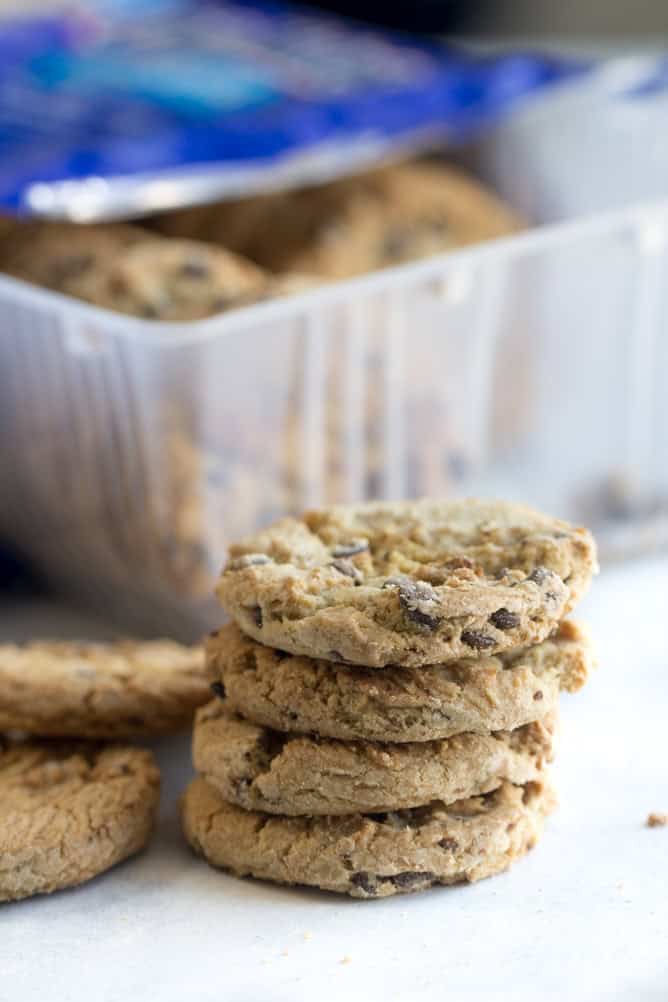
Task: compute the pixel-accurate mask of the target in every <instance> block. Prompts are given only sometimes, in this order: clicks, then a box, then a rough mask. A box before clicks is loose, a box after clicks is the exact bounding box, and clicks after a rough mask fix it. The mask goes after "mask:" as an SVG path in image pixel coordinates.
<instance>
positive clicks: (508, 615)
mask: <svg viewBox="0 0 668 1002" xmlns="http://www.w3.org/2000/svg"><path fill="white" fill-rule="evenodd" d="M489 621H490V623H492V624H493V625H494V626H495V627H496V628H497V630H514V629H515V627H516V626H519V625H520V617H519V616H518V615H517V613H516V612H510V610H509V609H506V608H501V609H497V610H496V612H493V613H492V615H491V616H490V617H489Z"/></svg>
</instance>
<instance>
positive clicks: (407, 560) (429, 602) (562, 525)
mask: <svg viewBox="0 0 668 1002" xmlns="http://www.w3.org/2000/svg"><path fill="white" fill-rule="evenodd" d="M596 569H597V565H596V550H595V545H594V541H593V539H592V537H591V535H590V534H589V533H588V532H587V531H586V530H585V529H580V528H575V527H574V526H572V525H570V524H569V523H567V522H562V521H560V520H559V519H554V518H550V517H548V516H545V515H542V514H540V513H539V512H536V511H533V510H532V509H531V508H527V507H525V506H523V505H515V504H509V503H504V502H494V501H489V502H487V501H477V500H474V499H469V500H466V501H453V502H439V501H431V500H422V501H408V502H396V503H395V502H370V503H367V504H360V505H338V506H332V507H330V508H324V509H322V510H319V511H309V512H306V513H305V514H304V515H303V516H302V517H301V518H300V519H297V518H286V519H282V520H281V521H280V522H277V523H276V524H275V525H273V526H270V527H269V528H268V529H265V530H263V531H261V532H258V533H257V534H255V535H253V536H250V537H248V538H246V539H245V540H242V541H241V542H239V543H237V544H235V545H233V546H232V547H230V560H229V561H228V563H227V566H226V567H225V569H224V571H223V574H222V577H221V579H220V581H219V584H218V596H219V598H220V600H221V602H222V604H223V606H224V607H225V609H226V610H227V612H229V614H230V615H231V616H232V618H233V619H235V620H236V622H237V623H238V625H239V626H240V628H241V629H242V630H243V631H244V633H247V634H248V635H249V636H251V637H253V638H254V639H255V640H258V641H259V642H260V643H262V644H265V645H267V646H270V647H276V648H279V649H280V650H284V651H289V652H291V653H293V654H305V655H307V656H311V657H317V658H322V659H325V660H329V661H339V662H344V663H350V664H355V665H365V666H369V667H384V666H386V665H389V664H393V665H404V666H409V667H417V666H421V665H425V664H439V663H444V662H447V661H451V660H453V659H458V658H465V657H475V656H478V655H491V654H497V653H500V652H503V651H510V650H517V649H520V648H524V647H529V646H531V645H533V644H537V643H540V642H541V641H542V640H544V639H545V638H546V637H547V636H548V635H549V634H550V633H551V632H552V631H553V630H554V629H555V628H556V626H557V624H558V623H559V621H560V620H561V619H562V618H563V616H564V615H565V614H566V613H567V612H569V611H570V610H571V609H572V608H573V606H574V605H575V604H576V602H577V601H578V600H579V599H580V597H581V596H582V594H583V593H584V592H585V591H586V589H587V587H588V586H589V583H590V580H591V577H592V574H593V573H595V571H596Z"/></svg>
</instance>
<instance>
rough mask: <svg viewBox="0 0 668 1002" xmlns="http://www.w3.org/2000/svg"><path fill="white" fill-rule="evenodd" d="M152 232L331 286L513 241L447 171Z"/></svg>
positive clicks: (388, 178)
mask: <svg viewBox="0 0 668 1002" xmlns="http://www.w3.org/2000/svg"><path fill="white" fill-rule="evenodd" d="M158 226H159V227H160V228H161V229H162V230H163V231H164V232H168V233H171V234H172V235H177V236H181V237H183V236H189V237H197V238H198V239H201V240H209V241H211V242H214V243H218V244H222V245H224V246H226V247H229V248H230V249H232V250H235V251H237V253H239V254H243V255H245V256H246V257H249V258H250V259H251V260H253V261H256V262H257V263H258V264H260V265H262V267H264V268H268V269H269V270H271V271H276V272H280V271H303V272H306V273H307V274H313V275H320V276H323V277H325V278H332V279H336V278H345V277H348V276H350V275H357V274H361V273H364V272H366V271H373V270H375V269H377V268H387V267H389V266H390V265H393V264H398V263H400V262H403V261H410V260H414V259H417V258H423V257H428V256H430V255H433V254H438V253H442V252H443V251H447V250H452V249H453V248H455V247H462V246H465V245H467V244H473V243H478V242H480V241H482V240H489V239H491V238H493V237H499V236H503V235H505V234H509V233H514V232H516V231H517V230H519V229H521V228H522V226H523V223H522V221H521V220H520V218H519V216H517V215H516V213H514V212H513V211H512V210H511V209H510V208H509V207H507V206H506V205H505V204H504V203H503V202H502V201H501V200H500V199H499V198H497V197H496V196H495V195H494V194H493V193H492V192H491V191H489V190H488V189H486V188H485V187H483V185H481V184H479V183H478V182H477V181H475V180H474V179H473V178H471V177H469V176H467V175H466V174H464V173H463V172H461V171H459V170H457V169H456V168H454V167H451V166H446V165H443V164H436V163H432V164H427V163H407V164H402V165H394V166H391V167H387V168H383V169H379V170H375V171H368V172H366V173H363V174H358V175H356V176H354V177H349V178H344V179H342V180H338V181H334V182H331V183H328V184H324V185H318V186H315V187H310V188H301V189H299V190H295V191H290V192H281V193H278V194H271V195H263V196H260V197H257V196H255V197H253V198H247V199H242V200H240V201H236V202H224V203H221V204H219V205H216V206H202V207H199V208H195V209H187V210H185V211H182V212H179V213H173V214H170V215H168V216H166V217H163V219H162V220H161V221H159V222H158Z"/></svg>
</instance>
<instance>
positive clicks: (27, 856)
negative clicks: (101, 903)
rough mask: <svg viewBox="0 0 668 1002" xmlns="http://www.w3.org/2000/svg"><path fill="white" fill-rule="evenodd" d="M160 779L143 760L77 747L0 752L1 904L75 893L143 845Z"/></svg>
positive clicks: (145, 756) (133, 751)
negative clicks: (70, 889)
mask: <svg viewBox="0 0 668 1002" xmlns="http://www.w3.org/2000/svg"><path fill="white" fill-rule="evenodd" d="M159 789H160V774H159V772H158V769H157V767H156V765H155V762H154V761H153V757H152V755H151V753H150V752H148V751H145V750H143V749H139V748H127V747H122V746H120V745H113V746H112V745H110V746H108V747H103V746H98V745H95V744H84V743H83V742H79V743H74V742H70V743H67V744H64V743H63V744H59V743H55V742H54V743H47V742H44V743H34V744H33V743H30V744H17V745H10V746H8V747H7V748H5V749H4V750H3V751H0V901H15V900H18V899H19V898H27V897H30V896H31V895H33V894H47V893H50V892H51V891H57V890H61V889H62V888H65V887H74V886H75V885H77V884H82V883H84V881H86V880H90V879H91V878H92V877H95V876H97V875H98V874H99V873H102V872H104V871H105V870H108V869H109V868H110V867H112V866H114V865H115V864H116V863H120V862H121V860H123V859H127V857H128V856H132V855H133V854H134V853H136V852H139V850H140V849H142V848H143V847H144V845H145V844H146V842H147V841H148V839H149V836H150V833H151V829H152V827H153V820H154V815H155V811H156V808H157V805H158V795H159Z"/></svg>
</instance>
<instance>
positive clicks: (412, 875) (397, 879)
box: [381, 870, 436, 890]
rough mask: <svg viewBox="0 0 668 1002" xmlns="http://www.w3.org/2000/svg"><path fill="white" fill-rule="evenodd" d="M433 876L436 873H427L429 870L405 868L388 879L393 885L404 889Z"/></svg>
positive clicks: (431, 878) (382, 878)
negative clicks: (418, 870)
mask: <svg viewBox="0 0 668 1002" xmlns="http://www.w3.org/2000/svg"><path fill="white" fill-rule="evenodd" d="M435 876H436V874H434V873H429V871H425V872H424V873H418V872H417V871H416V870H406V871H405V872H404V873H397V874H396V876H394V877H390V878H389V879H390V882H391V883H392V884H394V886H395V887H401V888H403V889H404V890H406V889H407V888H409V887H415V885H416V884H422V883H424V881H425V880H433V879H434V878H435ZM384 879H386V878H384V877H381V880H384Z"/></svg>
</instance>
